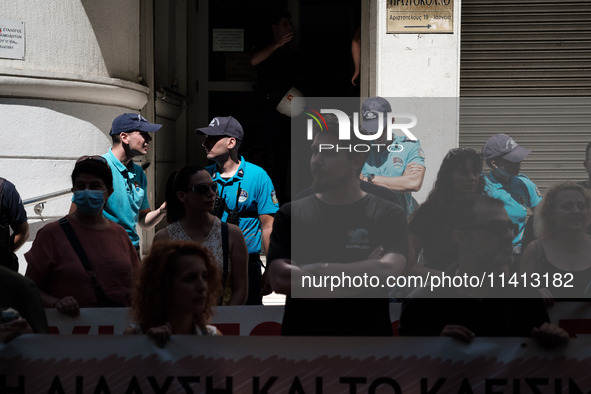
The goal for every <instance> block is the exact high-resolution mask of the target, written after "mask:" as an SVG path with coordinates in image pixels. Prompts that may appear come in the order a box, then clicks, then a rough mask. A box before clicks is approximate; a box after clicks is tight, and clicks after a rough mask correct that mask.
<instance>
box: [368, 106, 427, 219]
mask: <svg viewBox="0 0 591 394" xmlns="http://www.w3.org/2000/svg"><path fill="white" fill-rule="evenodd" d="M390 112H392V107H391V106H390V103H389V102H388V100H386V99H385V98H383V97H370V98H368V99H367V100H365V102H364V103H363V105H362V106H361V117H362V120H363V123H362V124H363V126H362V127H363V132H364V133H366V134H376V133H377V132H379V131H380V126H381V127H382V134H381V136H380V137H379V138H378V140H377V141H376V144H383V143H385V142H386V138H387V133H386V132H385V131H386V120H387V119H388V116H387V115H388V113H390ZM387 144H388V145H389V146H388V148H387V149H381V150H379V151H378V150H374V149H372V150H371V151H370V153H369V156H368V157H367V160H366V162H365V165H364V166H363V169H362V170H361V179H363V180H364V181H367V182H369V183H373V184H376V185H378V186H382V187H385V188H387V189H390V190H392V191H395V192H402V193H405V194H406V200H407V204H406V207H407V215H410V213H411V212H412V211H413V209H414V205H416V203H415V202H414V200H413V198H412V194H411V193H412V192H417V191H419V190H420V189H421V186H422V185H423V178H424V177H425V153H424V152H423V149H422V148H421V143H420V142H419V141H418V140H416V141H413V140H411V139H409V138H408V137H407V136H405V135H403V136H398V135H397V136H395V138H394V140H393V141H387Z"/></svg>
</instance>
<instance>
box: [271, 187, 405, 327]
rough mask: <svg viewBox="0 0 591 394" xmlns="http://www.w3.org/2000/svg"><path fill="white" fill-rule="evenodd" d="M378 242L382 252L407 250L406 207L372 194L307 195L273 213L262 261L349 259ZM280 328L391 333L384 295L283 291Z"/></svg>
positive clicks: (362, 254) (356, 258)
mask: <svg viewBox="0 0 591 394" xmlns="http://www.w3.org/2000/svg"><path fill="white" fill-rule="evenodd" d="M380 246H381V247H383V249H384V254H385V253H391V252H393V253H398V254H401V255H404V256H406V254H407V249H408V230H407V225H406V213H405V212H404V211H403V210H402V209H401V208H400V207H399V206H397V205H395V204H392V203H390V202H388V201H385V200H382V199H381V198H378V197H376V196H373V195H371V194H368V195H366V196H365V197H363V198H362V199H360V200H358V201H357V202H355V203H353V204H347V205H328V204H325V203H323V202H322V201H320V200H319V199H318V198H317V197H316V196H315V195H311V196H308V197H306V198H303V199H301V200H297V201H294V202H293V203H291V204H286V205H284V206H283V207H282V208H281V209H280V210H279V212H278V213H277V214H276V215H275V222H274V225H273V232H272V233H271V245H270V248H269V252H268V254H267V261H269V262H271V261H273V260H275V259H290V260H292V264H298V265H305V264H312V263H320V262H323V263H331V262H333V263H334V262H340V263H349V262H356V261H360V260H365V259H367V258H368V256H369V255H370V254H371V252H372V251H374V250H375V249H376V248H378V247H380ZM367 274H368V275H370V276H371V274H372V273H371V272H367ZM382 284H384V283H383V282H382ZM295 291H296V290H294V288H293V287H292V294H295ZM328 291H329V290H328V289H327V292H328ZM282 334H283V335H334V336H338V335H347V336H373V335H391V334H392V329H391V323H390V315H389V305H388V299H387V298H385V297H383V298H340V299H328V298H327V299H324V298H323V299H319V298H316V299H304V298H295V297H287V300H286V305H285V313H284V316H283V326H282Z"/></svg>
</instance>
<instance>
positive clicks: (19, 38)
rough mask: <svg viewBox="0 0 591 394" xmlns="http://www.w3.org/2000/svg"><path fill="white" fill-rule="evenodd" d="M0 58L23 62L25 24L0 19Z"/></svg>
mask: <svg viewBox="0 0 591 394" xmlns="http://www.w3.org/2000/svg"><path fill="white" fill-rule="evenodd" d="M0 58H2V59H18V60H25V22H20V21H13V20H9V19H0Z"/></svg>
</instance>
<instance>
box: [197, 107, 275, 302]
mask: <svg viewBox="0 0 591 394" xmlns="http://www.w3.org/2000/svg"><path fill="white" fill-rule="evenodd" d="M195 132H196V133H197V134H200V135H206V136H207V137H206V138H205V140H204V141H203V147H204V148H205V152H206V154H207V158H208V159H210V160H213V161H215V162H216V164H214V165H212V166H209V167H207V168H206V170H207V171H208V172H209V173H210V174H211V177H212V179H213V180H214V181H215V182H217V183H218V190H219V193H218V198H216V206H215V208H214V212H213V214H214V215H216V216H218V217H219V218H220V219H221V220H222V221H224V222H228V223H233V224H236V225H238V227H240V230H242V234H243V235H244V239H245V241H246V246H247V247H248V254H249V255H248V299H247V300H246V305H261V304H262V291H261V289H262V287H263V286H262V279H261V264H262V263H261V259H260V253H261V244H262V245H264V247H265V251H266V250H268V247H269V237H270V235H271V230H272V229H273V215H274V214H275V212H277V210H279V202H278V201H277V195H276V193H275V188H274V187H273V182H271V178H270V177H269V175H267V172H266V171H265V170H263V169H262V168H261V167H259V166H256V165H254V164H252V163H249V162H247V161H246V160H244V158H243V157H242V156H238V148H239V147H240V144H241V143H242V140H243V139H244V131H243V130H242V126H241V125H240V123H238V121H237V120H236V119H234V118H233V117H231V116H228V117H219V116H218V117H216V118H213V120H212V121H211V122H210V123H209V126H207V127H203V128H199V129H197V130H195Z"/></svg>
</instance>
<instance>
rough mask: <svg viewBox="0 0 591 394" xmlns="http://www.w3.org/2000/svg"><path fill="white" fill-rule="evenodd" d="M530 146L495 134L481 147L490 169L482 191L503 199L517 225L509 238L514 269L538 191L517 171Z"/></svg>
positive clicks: (485, 177) (533, 184)
mask: <svg viewBox="0 0 591 394" xmlns="http://www.w3.org/2000/svg"><path fill="white" fill-rule="evenodd" d="M530 152H531V151H530V150H528V149H525V148H523V147H521V146H519V145H518V144H517V143H516V142H515V141H514V140H513V138H511V137H509V136H508V135H507V134H502V133H501V134H495V135H493V136H492V137H490V138H489V139H488V141H486V144H484V148H482V157H483V158H484V160H485V161H486V164H487V165H488V166H489V167H490V168H491V169H492V171H490V172H489V173H488V174H486V175H485V176H484V182H485V183H484V193H485V194H488V195H489V196H491V197H493V198H496V199H498V200H501V201H503V203H504V204H505V210H506V211H507V214H509V217H510V218H511V220H512V221H513V223H516V224H518V225H519V231H518V232H517V234H516V235H515V238H514V239H513V267H512V268H513V269H515V270H516V269H517V267H518V263H519V260H520V258H521V251H522V246H523V245H522V239H523V233H524V230H525V219H526V218H527V210H528V208H529V209H531V210H532V212H533V210H534V207H536V206H537V205H538V204H539V203H540V202H541V201H542V195H541V194H540V191H539V190H538V188H537V186H536V185H535V183H533V182H532V181H531V180H530V179H529V178H528V177H527V176H525V175H523V174H521V173H520V172H519V171H520V169H521V162H522V161H523V159H525V158H526V157H527V155H529V154H530Z"/></svg>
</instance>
